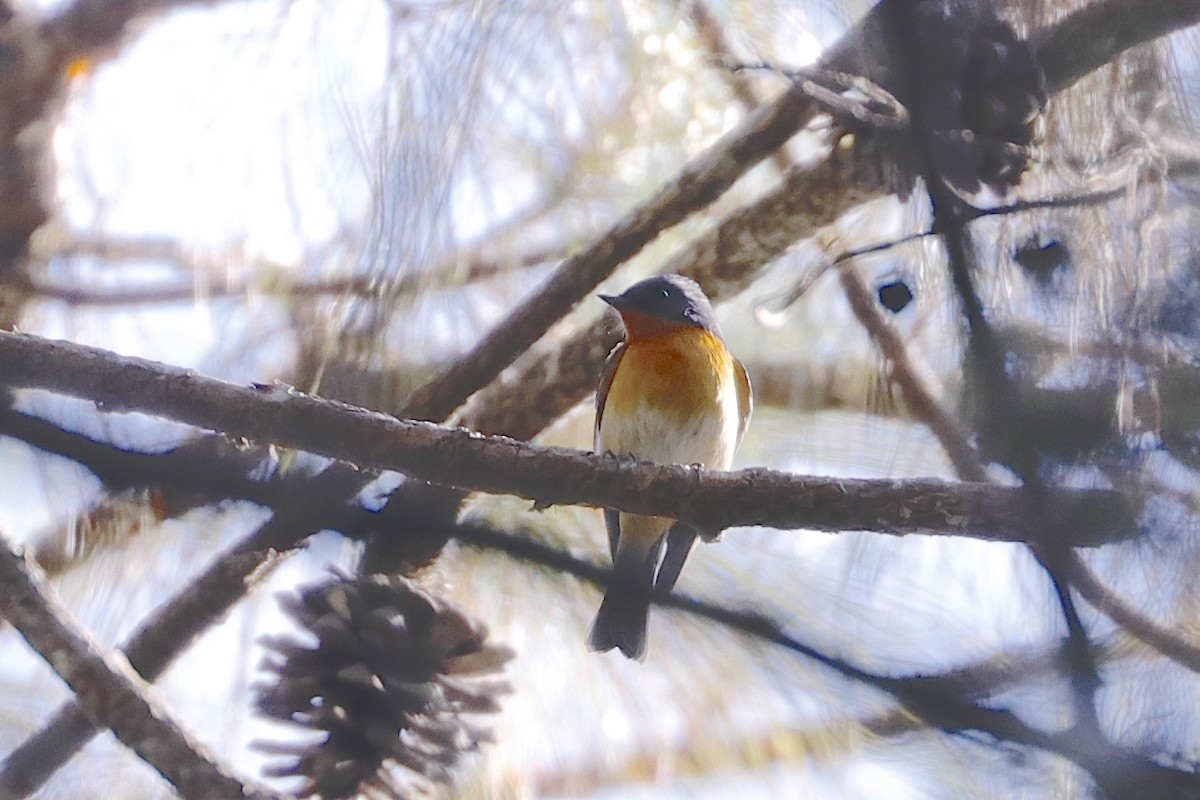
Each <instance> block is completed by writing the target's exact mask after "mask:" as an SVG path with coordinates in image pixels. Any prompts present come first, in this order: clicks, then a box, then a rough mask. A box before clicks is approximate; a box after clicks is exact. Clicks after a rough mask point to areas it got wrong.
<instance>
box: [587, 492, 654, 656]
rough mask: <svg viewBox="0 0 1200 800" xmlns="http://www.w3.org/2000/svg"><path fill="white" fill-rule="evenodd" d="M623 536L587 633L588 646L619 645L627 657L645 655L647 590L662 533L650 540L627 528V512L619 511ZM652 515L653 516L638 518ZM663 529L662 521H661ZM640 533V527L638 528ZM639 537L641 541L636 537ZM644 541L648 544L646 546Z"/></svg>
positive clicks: (651, 586) (650, 588)
mask: <svg viewBox="0 0 1200 800" xmlns="http://www.w3.org/2000/svg"><path fill="white" fill-rule="evenodd" d="M621 517H622V538H621V542H620V545H619V546H618V547H617V558H616V560H615V562H614V563H613V572H612V583H611V584H609V587H608V591H607V592H605V593H604V601H603V602H602V603H600V610H599V611H598V612H597V613H596V620H595V622H593V623H592V630H591V631H590V632H589V633H588V648H589V649H591V650H595V651H598V652H604V651H605V650H611V649H612V648H614V647H617V648H620V650H621V652H622V653H624V654H625V655H626V657H628V658H632V659H635V660H637V661H641V660H642V659H644V658H645V657H646V624H647V621H648V619H649V616H650V593H651V591H653V589H654V572H655V570H656V569H657V568H658V561H659V557H660V555H661V551H662V544H663V533H664V532H665V531H660V532H659V533H658V535H657V536H656V537H653V538H650V539H649V541H647V540H646V539H642V537H638V536H636V535H634V536H631V535H629V534H632V533H634V531H632V530H630V528H633V527H635V526H636V525H637V523H636V522H635V523H634V524H633V525H631V524H630V522H632V521H633V520H631V518H630V516H628V515H625V514H622V515H621ZM641 519H647V520H649V519H654V518H640V519H637V522H640V521H641ZM661 527H663V528H664V529H665V527H666V526H665V525H662V526H661ZM639 533H642V531H639ZM638 539H641V541H638ZM647 545H649V546H648V547H647Z"/></svg>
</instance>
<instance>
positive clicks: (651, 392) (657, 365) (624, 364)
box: [604, 328, 733, 418]
mask: <svg viewBox="0 0 1200 800" xmlns="http://www.w3.org/2000/svg"><path fill="white" fill-rule="evenodd" d="M732 380H733V361H732V359H731V358H730V356H729V353H728V352H727V351H726V350H725V347H724V345H722V344H721V341H720V340H719V339H718V338H717V337H716V336H714V335H713V334H711V333H709V332H708V331H705V330H702V329H700V328H682V329H677V330H675V331H672V332H671V333H668V334H666V335H664V336H656V337H654V338H651V339H641V340H635V341H633V342H631V343H630V344H629V346H628V349H627V350H626V351H625V355H624V356H623V357H622V358H621V363H620V365H619V366H618V368H617V371H616V374H615V375H614V376H613V381H612V385H611V386H610V387H609V390H608V399H607V401H606V402H605V406H604V414H605V416H606V417H607V416H608V415H609V414H611V413H617V414H631V413H637V411H638V410H639V409H643V410H654V411H657V412H659V413H661V414H663V415H665V416H677V417H680V418H687V417H691V416H696V415H704V414H712V413H713V412H714V410H715V406H716V405H717V404H718V402H719V398H720V396H721V394H722V392H723V390H724V387H726V386H728V385H729V383H730V381H732Z"/></svg>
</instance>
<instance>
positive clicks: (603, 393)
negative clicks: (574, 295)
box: [592, 342, 625, 453]
mask: <svg viewBox="0 0 1200 800" xmlns="http://www.w3.org/2000/svg"><path fill="white" fill-rule="evenodd" d="M623 355H625V342H619V343H618V344H617V346H616V347H614V348H613V349H612V352H611V353H609V354H608V358H606V359H604V368H603V369H601V370H600V383H599V384H597V386H596V429H595V431H594V434H593V438H592V442H593V444H592V447H593V449H594V450H595V451H596V452H597V453H599V452H600V420H601V418H603V417H604V401H605V400H607V399H608V388H609V387H610V386H612V382H613V375H616V374H617V365H618V364H620V363H621V356H623Z"/></svg>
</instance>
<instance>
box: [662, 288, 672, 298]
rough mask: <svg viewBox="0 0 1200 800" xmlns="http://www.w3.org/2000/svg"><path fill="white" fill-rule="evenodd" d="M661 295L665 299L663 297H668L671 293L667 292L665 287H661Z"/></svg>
mask: <svg viewBox="0 0 1200 800" xmlns="http://www.w3.org/2000/svg"><path fill="white" fill-rule="evenodd" d="M662 296H663V298H664V299H665V298H668V297H670V296H671V293H670V292H668V291H667V290H666V289H663V290H662Z"/></svg>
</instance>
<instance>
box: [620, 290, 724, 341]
mask: <svg viewBox="0 0 1200 800" xmlns="http://www.w3.org/2000/svg"><path fill="white" fill-rule="evenodd" d="M600 299H601V300H603V301H604V302H606V303H608V304H609V305H610V306H612V307H613V308H615V309H616V310H617V312H618V313H619V314H620V315H621V320H622V321H623V322H624V323H625V329H626V331H628V333H629V337H630V338H631V339H642V338H650V337H653V336H657V335H662V334H665V333H670V332H672V331H674V330H677V329H679V328H680V327H689V328H700V329H702V330H706V331H709V332H711V333H714V334H716V335H717V336H720V335H721V330H720V328H719V327H718V325H717V317H716V314H715V313H714V312H713V307H712V303H710V302H709V301H708V298H707V297H706V296H705V295H704V291H703V290H702V289H701V288H700V285H699V284H698V283H696V282H695V281H694V280H692V279H691V278H685V277H683V276H682V275H660V276H657V277H654V278H647V279H646V280H644V281H641V282H639V283H635V284H634V285H633V286H630V287H629V288H628V289H626V290H625V291H624V292H622V293H621V294H618V295H606V294H602V295H600Z"/></svg>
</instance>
